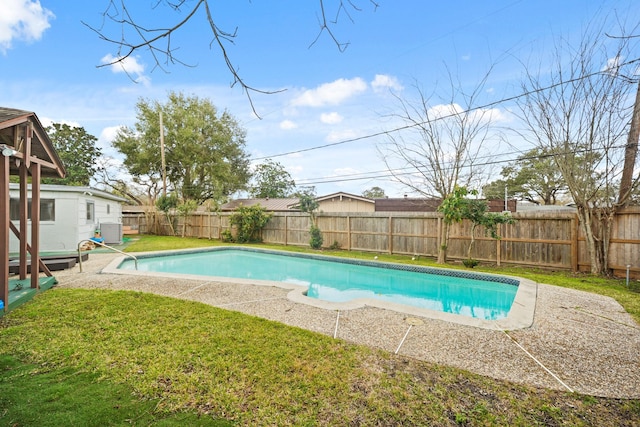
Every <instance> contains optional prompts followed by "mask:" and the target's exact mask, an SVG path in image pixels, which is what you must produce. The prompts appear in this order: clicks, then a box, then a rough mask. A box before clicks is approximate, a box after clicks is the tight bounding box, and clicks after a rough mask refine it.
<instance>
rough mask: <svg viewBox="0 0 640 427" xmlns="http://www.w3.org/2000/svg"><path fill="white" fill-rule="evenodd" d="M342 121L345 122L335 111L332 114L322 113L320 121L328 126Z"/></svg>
mask: <svg viewBox="0 0 640 427" xmlns="http://www.w3.org/2000/svg"><path fill="white" fill-rule="evenodd" d="M342 120H343V117H342V116H341V115H340V114H338V113H336V112H335V111H334V112H331V113H322V114H320V121H321V122H322V123H326V124H328V125H335V124H338V123H340V122H341V121H342Z"/></svg>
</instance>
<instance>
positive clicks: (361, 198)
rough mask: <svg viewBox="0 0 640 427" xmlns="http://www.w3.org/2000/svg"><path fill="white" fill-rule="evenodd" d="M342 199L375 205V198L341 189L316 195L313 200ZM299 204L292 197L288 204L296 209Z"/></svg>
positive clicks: (297, 200) (298, 201)
mask: <svg viewBox="0 0 640 427" xmlns="http://www.w3.org/2000/svg"><path fill="white" fill-rule="evenodd" d="M335 199H338V200H343V199H351V200H357V201H360V202H365V203H371V204H372V205H375V203H376V202H375V200H373V199H370V198H368V197H364V196H358V195H355V194H351V193H345V192H343V191H340V192H337V193H331V194H327V195H326V196H319V197H316V198H315V200H316V202H318V203H321V202H324V201H327V200H335ZM299 205H300V200H299V199H294V202H293V203H292V204H290V205H289V207H290V208H292V209H294V208H295V209H298V206H299Z"/></svg>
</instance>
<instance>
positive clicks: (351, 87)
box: [292, 77, 367, 107]
mask: <svg viewBox="0 0 640 427" xmlns="http://www.w3.org/2000/svg"><path fill="white" fill-rule="evenodd" d="M365 90H367V83H366V82H365V81H364V80H362V79H361V78H360V77H356V78H354V79H350V80H347V79H338V80H336V81H334V82H331V83H325V84H322V85H320V86H318V87H317V88H315V89H309V90H306V91H304V92H303V93H302V94H301V95H300V96H298V97H297V98H295V99H294V100H293V101H292V104H293V105H294V106H299V107H322V106H325V105H338V104H341V103H342V102H343V101H345V100H347V99H349V98H350V97H352V96H354V95H357V94H359V93H361V92H364V91H365Z"/></svg>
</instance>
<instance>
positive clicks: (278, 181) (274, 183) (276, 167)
mask: <svg viewBox="0 0 640 427" xmlns="http://www.w3.org/2000/svg"><path fill="white" fill-rule="evenodd" d="M295 188H296V183H295V181H294V180H293V178H291V175H289V172H287V171H286V170H285V168H284V166H282V165H281V164H280V163H278V162H275V161H273V160H271V159H267V160H266V161H265V162H264V163H261V164H259V165H258V166H256V169H255V171H254V173H253V184H252V185H251V186H250V187H249V194H251V197H259V198H268V197H271V198H279V197H280V198H281V197H289V196H290V195H291V194H292V193H293V192H294V190H295Z"/></svg>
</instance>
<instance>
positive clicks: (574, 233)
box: [571, 215, 580, 273]
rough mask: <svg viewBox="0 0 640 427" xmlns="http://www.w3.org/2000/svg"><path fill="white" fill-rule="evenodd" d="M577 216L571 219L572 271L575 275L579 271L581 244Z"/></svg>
mask: <svg viewBox="0 0 640 427" xmlns="http://www.w3.org/2000/svg"><path fill="white" fill-rule="evenodd" d="M577 217H578V216H577V215H575V216H574V217H573V218H571V270H572V271H573V272H574V273H575V272H577V271H578V269H579V267H580V266H579V259H578V258H579V256H580V253H579V244H578V232H579V230H578V221H577Z"/></svg>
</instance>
